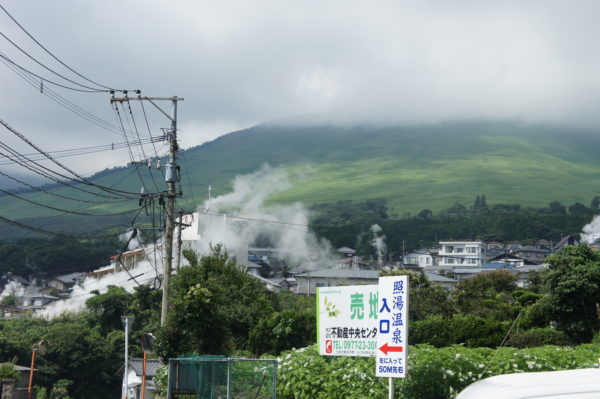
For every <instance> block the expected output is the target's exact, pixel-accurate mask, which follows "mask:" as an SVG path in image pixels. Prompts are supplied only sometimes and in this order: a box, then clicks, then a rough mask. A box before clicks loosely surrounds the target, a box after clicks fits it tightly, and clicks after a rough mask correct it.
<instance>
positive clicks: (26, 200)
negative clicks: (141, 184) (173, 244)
mask: <svg viewBox="0 0 600 399" xmlns="http://www.w3.org/2000/svg"><path fill="white" fill-rule="evenodd" d="M0 193H3V194H5V195H9V196H11V197H14V198H17V199H20V200H21V201H25V202H28V203H30V204H32V205H37V206H40V207H42V208H47V209H52V210H53V211H59V212H64V213H70V214H73V215H80V216H118V215H125V214H127V213H132V212H135V211H137V210H138V208H136V209H131V210H128V211H124V212H119V213H110V214H109V213H106V214H105V213H98V214H96V213H84V212H77V211H72V210H67V209H61V208H56V207H53V206H50V205H44V204H42V203H40V202H37V201H33V200H29V199H27V198H23V197H21V196H20V195H17V194H14V193H11V192H10V191H6V190H3V189H0Z"/></svg>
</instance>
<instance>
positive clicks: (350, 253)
mask: <svg viewBox="0 0 600 399" xmlns="http://www.w3.org/2000/svg"><path fill="white" fill-rule="evenodd" d="M337 252H339V253H340V254H342V256H344V257H346V258H352V257H353V256H354V254H355V253H356V251H355V250H353V249H352V248H348V247H341V248H338V249H337Z"/></svg>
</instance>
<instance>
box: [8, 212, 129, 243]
mask: <svg viewBox="0 0 600 399" xmlns="http://www.w3.org/2000/svg"><path fill="white" fill-rule="evenodd" d="M0 221H1V222H4V223H6V224H10V225H13V226H16V227H20V228H22V229H25V230H30V231H34V232H37V233H42V234H49V235H53V236H57V237H72V238H86V239H95V238H109V237H115V236H118V235H120V233H116V234H114V233H113V234H105V235H87V234H80V235H77V234H67V233H60V232H56V231H50V230H45V229H41V228H38V227H35V226H31V225H27V224H24V223H21V222H17V221H16V220H12V219H8V218H5V217H4V216H0ZM122 226H127V225H125V224H119V225H116V226H111V227H109V228H106V229H102V230H109V229H114V228H117V227H122Z"/></svg>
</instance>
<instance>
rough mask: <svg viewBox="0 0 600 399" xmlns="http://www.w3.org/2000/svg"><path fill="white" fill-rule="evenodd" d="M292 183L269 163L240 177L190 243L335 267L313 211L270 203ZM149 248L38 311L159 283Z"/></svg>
mask: <svg viewBox="0 0 600 399" xmlns="http://www.w3.org/2000/svg"><path fill="white" fill-rule="evenodd" d="M290 187H291V185H290V182H289V178H288V175H287V173H286V172H285V171H284V170H281V169H274V168H271V167H269V166H266V165H265V166H263V167H262V168H260V169H259V170H258V171H256V172H255V173H252V174H249V175H244V176H238V177H236V179H235V181H234V183H233V191H232V192H230V193H228V194H224V195H221V196H218V197H216V198H214V199H212V200H210V201H206V202H205V203H204V204H203V205H202V206H200V207H199V209H198V212H199V213H200V215H201V218H200V220H199V222H200V228H199V233H200V236H199V240H195V241H190V242H188V245H189V246H191V247H192V249H195V250H197V251H199V252H200V253H203V254H206V253H208V252H210V246H211V245H216V244H223V245H224V246H225V248H226V249H227V250H228V251H229V253H230V254H231V255H235V256H236V257H237V260H238V263H239V264H245V263H246V262H247V249H248V247H249V246H252V245H256V244H257V243H259V244H261V245H266V244H268V245H269V246H270V247H272V248H273V249H275V251H276V252H279V257H280V258H281V259H283V260H285V261H286V262H287V263H288V265H289V266H290V268H295V267H300V268H302V269H304V270H315V269H323V268H329V267H333V266H334V265H335V264H336V259H337V257H336V256H335V255H334V251H333V250H332V248H331V245H330V244H329V242H327V241H325V240H319V239H318V238H317V237H316V236H315V235H314V234H313V233H312V232H310V231H308V221H309V212H308V210H307V209H306V208H305V207H304V206H303V205H302V204H300V203H295V204H291V205H281V206H269V207H267V206H266V205H265V201H266V200H267V198H268V197H269V196H271V195H273V194H276V193H279V192H282V191H284V190H287V189H289V188H290ZM224 215H226V216H224ZM131 234H132V232H131V231H130V232H127V233H125V234H123V235H122V237H121V238H122V241H123V242H128V241H129V244H130V245H129V250H132V249H134V248H136V247H139V246H140V244H141V245H142V246H143V243H140V242H138V240H139V236H138V237H135V238H134V239H131V240H130V238H131ZM380 239H383V238H382V237H380ZM384 245H385V244H384ZM145 251H146V252H147V253H148V256H147V260H144V261H142V262H138V263H137V264H136V266H135V268H133V269H131V270H130V271H129V272H127V271H120V272H117V273H109V274H107V275H106V276H104V277H101V278H94V277H88V278H86V280H85V281H84V283H83V285H82V286H78V285H76V286H75V287H74V288H73V291H72V293H71V298H69V299H66V300H60V301H56V302H53V303H50V304H48V305H46V307H45V309H43V310H41V311H38V312H37V313H36V314H38V315H40V316H44V317H49V318H51V317H56V316H59V315H61V314H63V313H66V312H72V313H77V312H80V311H82V310H83V309H84V308H85V301H86V300H87V299H88V298H90V297H92V296H93V294H92V291H94V290H96V291H98V292H100V293H105V292H106V290H107V288H108V286H110V285H115V286H119V287H123V288H125V289H126V290H127V291H129V292H132V291H133V289H134V288H135V287H136V286H137V285H138V283H139V284H147V285H148V284H154V283H157V282H158V276H160V275H162V270H163V269H162V268H163V266H162V264H161V263H162V256H161V254H160V250H159V251H158V253H157V254H156V255H157V256H156V257H155V256H154V254H152V249H151V247H145ZM154 258H156V260H154ZM13 288H15V289H17V287H13ZM6 292H9V291H6ZM3 295H8V293H7V294H3Z"/></svg>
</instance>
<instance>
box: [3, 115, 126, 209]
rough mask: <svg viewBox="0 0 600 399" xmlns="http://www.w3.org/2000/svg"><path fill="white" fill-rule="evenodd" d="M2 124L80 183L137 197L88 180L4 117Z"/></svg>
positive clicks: (117, 193)
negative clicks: (31, 139)
mask: <svg viewBox="0 0 600 399" xmlns="http://www.w3.org/2000/svg"><path fill="white" fill-rule="evenodd" d="M0 124H2V125H3V126H4V127H5V128H6V129H7V130H9V131H10V132H11V133H13V134H14V135H15V136H17V137H18V138H20V139H21V140H23V141H24V142H25V143H27V144H28V145H29V146H30V147H32V148H34V149H35V150H36V151H38V152H39V153H40V154H43V155H44V156H45V157H46V158H48V159H49V160H50V161H52V162H53V163H54V164H56V165H57V166H59V167H61V168H62V169H64V170H66V171H67V172H69V173H71V174H72V175H73V176H75V177H77V178H78V179H79V180H76V181H77V182H78V183H83V184H86V185H89V186H93V187H96V188H99V189H100V190H102V191H106V192H109V193H111V194H115V195H121V196H124V197H127V196H131V195H133V196H134V197H129V198H137V194H136V193H132V192H129V191H123V190H117V189H113V188H109V187H105V186H101V185H99V184H96V183H93V182H91V181H89V180H87V179H86V178H85V177H83V176H81V175H79V174H78V173H77V172H75V171H73V170H72V169H70V168H69V167H67V166H65V165H63V164H61V163H60V162H58V161H57V160H56V159H54V158H53V157H52V156H51V155H50V154H48V153H46V152H45V151H43V150H42V149H41V148H39V147H38V146H37V145H35V144H34V143H33V142H32V141H30V140H29V139H27V138H26V137H25V136H24V135H23V134H21V133H19V132H18V131H16V130H15V129H13V128H12V127H11V126H10V125H8V123H6V122H5V121H3V120H2V119H0ZM55 173H56V172H55ZM72 180H74V179H72Z"/></svg>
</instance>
